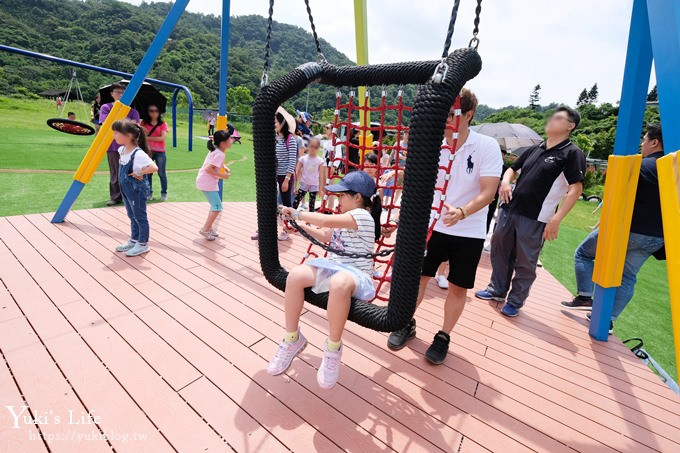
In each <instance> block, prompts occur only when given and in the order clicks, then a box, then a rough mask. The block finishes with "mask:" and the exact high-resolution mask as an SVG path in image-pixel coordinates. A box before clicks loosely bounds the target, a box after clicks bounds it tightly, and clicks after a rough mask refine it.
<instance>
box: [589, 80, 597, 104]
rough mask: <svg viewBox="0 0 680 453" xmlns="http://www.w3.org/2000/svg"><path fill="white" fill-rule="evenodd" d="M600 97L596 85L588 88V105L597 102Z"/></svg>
mask: <svg viewBox="0 0 680 453" xmlns="http://www.w3.org/2000/svg"><path fill="white" fill-rule="evenodd" d="M599 96H600V90H599V89H598V88H597V83H596V84H595V85H593V86H592V88H590V91H588V102H589V103H590V104H595V103H596V102H597V98H598V97H599Z"/></svg>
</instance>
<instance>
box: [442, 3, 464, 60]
mask: <svg viewBox="0 0 680 453" xmlns="http://www.w3.org/2000/svg"><path fill="white" fill-rule="evenodd" d="M459 6H460V0H456V1H454V2H453V10H452V11H451V19H450V20H449V29H448V30H447V32H446V41H444V51H443V52H442V58H446V57H447V55H448V54H449V47H451V38H453V28H454V27H455V26H456V19H457V18H458V7H459Z"/></svg>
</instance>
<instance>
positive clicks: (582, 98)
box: [576, 88, 588, 107]
mask: <svg viewBox="0 0 680 453" xmlns="http://www.w3.org/2000/svg"><path fill="white" fill-rule="evenodd" d="M586 104H588V90H587V89H586V88H584V89H583V91H581V94H579V95H578V100H577V101H576V106H577V107H581V106H582V105H586Z"/></svg>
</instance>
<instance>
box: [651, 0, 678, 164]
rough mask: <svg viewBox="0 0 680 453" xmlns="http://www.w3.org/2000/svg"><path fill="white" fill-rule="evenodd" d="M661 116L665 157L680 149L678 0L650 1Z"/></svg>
mask: <svg viewBox="0 0 680 453" xmlns="http://www.w3.org/2000/svg"><path fill="white" fill-rule="evenodd" d="M647 5H648V6H647V7H648V8H649V27H650V33H651V36H652V48H653V50H654V69H655V70H656V80H657V86H658V90H659V113H660V114H661V123H662V124H663V144H664V151H665V152H666V154H668V153H671V152H674V151H677V150H678V149H680V63H679V62H678V58H680V4H678V2H677V0H655V1H648V2H647Z"/></svg>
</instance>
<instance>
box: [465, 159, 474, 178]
mask: <svg viewBox="0 0 680 453" xmlns="http://www.w3.org/2000/svg"><path fill="white" fill-rule="evenodd" d="M473 168H475V164H474V162H472V154H470V155H469V156H468V158H467V170H465V171H466V172H467V173H468V174H469V175H470V174H472V169H473Z"/></svg>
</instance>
